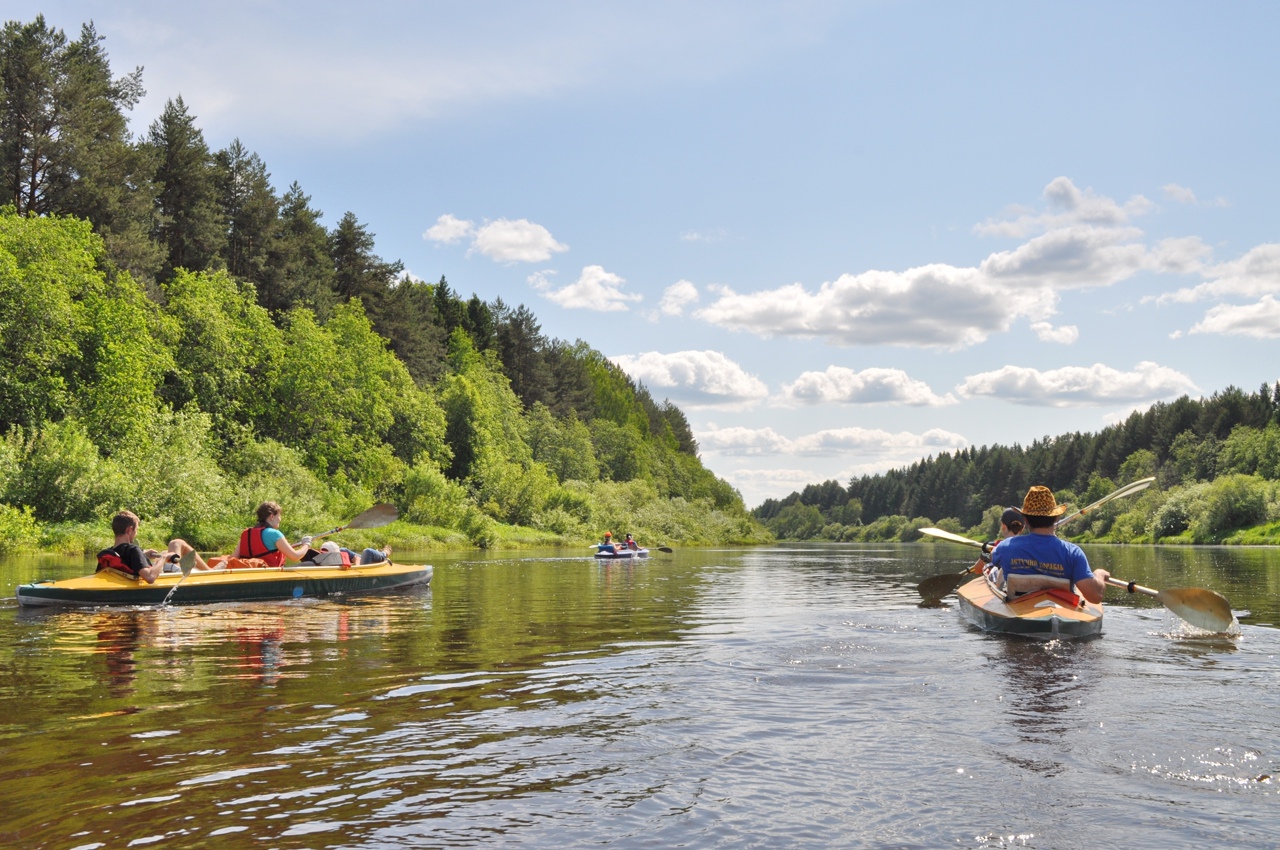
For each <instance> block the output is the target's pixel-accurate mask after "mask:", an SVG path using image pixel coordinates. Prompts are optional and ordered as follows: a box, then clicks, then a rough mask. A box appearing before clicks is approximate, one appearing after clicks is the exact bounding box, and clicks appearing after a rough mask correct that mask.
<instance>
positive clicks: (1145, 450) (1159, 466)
mask: <svg viewBox="0 0 1280 850" xmlns="http://www.w3.org/2000/svg"><path fill="white" fill-rule="evenodd" d="M1148 476H1155V478H1156V484H1155V486H1154V487H1153V488H1151V490H1150V492H1149V493H1147V494H1145V495H1144V496H1142V497H1141V498H1140V499H1135V500H1117V501H1116V502H1113V503H1111V504H1110V505H1109V506H1107V507H1106V509H1104V510H1102V511H1100V512H1099V513H1098V514H1097V515H1094V516H1093V517H1092V518H1091V519H1090V521H1088V522H1081V523H1080V524H1078V525H1073V526H1071V527H1070V528H1069V529H1068V530H1069V531H1070V532H1072V533H1074V534H1076V535H1077V536H1080V537H1084V538H1086V539H1105V540H1113V541H1118V542H1142V541H1151V540H1174V541H1187V542H1220V541H1228V542H1264V541H1271V542H1275V538H1277V537H1280V522H1278V521H1280V493H1278V492H1277V482H1278V481H1280V382H1277V383H1276V384H1275V385H1268V384H1263V385H1262V386H1261V387H1260V388H1259V389H1258V390H1257V391H1256V392H1254V393H1248V392H1245V391H1244V390H1241V389H1239V388H1237V387H1228V388H1226V389H1224V390H1222V391H1221V392H1217V393H1214V394H1213V395H1212V396H1210V397H1208V398H1201V399H1193V398H1190V397H1189V396H1183V397H1181V398H1179V399H1177V400H1176V401H1172V402H1159V403H1157V404H1154V405H1152V406H1151V407H1149V408H1147V409H1146V410H1144V411H1141V412H1134V413H1132V414H1130V415H1129V416H1128V418H1126V419H1125V421H1124V422H1122V423H1119V424H1116V425H1113V426H1110V427H1108V428H1105V429H1103V430H1102V431H1099V432H1097V433H1079V432H1076V433H1070V434H1063V435H1060V436H1057V437H1044V438H1042V439H1039V440H1036V441H1034V442H1033V443H1031V444H1030V445H1028V446H1025V447H1024V446H1021V445H1017V444H1015V445H1013V446H999V445H993V446H982V447H975V448H967V449H962V450H959V451H956V452H944V453H942V454H940V455H938V456H936V457H930V458H927V459H924V460H921V461H918V462H916V463H913V464H911V465H909V466H906V467H902V468H900V469H895V470H890V471H889V472H886V473H883V474H879V475H863V476H860V477H858V478H854V479H852V480H850V481H849V482H848V484H847V486H842V485H841V484H840V483H839V482H837V481H826V482H824V483H821V484H811V485H809V486H808V487H805V488H804V489H803V490H800V491H796V492H793V493H792V494H790V495H789V496H787V497H785V498H783V499H769V500H767V501H765V502H764V503H763V504H761V505H760V506H759V507H757V508H756V509H755V510H754V511H753V514H754V515H755V516H756V518H758V519H760V520H761V521H763V522H764V523H765V524H766V525H767V526H768V527H769V528H770V529H771V530H772V531H773V532H774V533H775V534H777V535H778V536H779V537H783V538H790V539H837V540H840V539H843V540H859V539H872V540H884V539H902V540H914V539H918V534H916V529H918V528H920V527H923V526H926V525H940V526H941V527H944V528H948V530H951V531H956V532H960V531H965V530H968V531H972V533H974V534H975V535H981V536H984V537H986V538H990V537H993V536H994V535H995V533H996V532H997V531H998V530H999V512H1000V510H1001V509H1002V506H1006V505H1013V506H1017V505H1020V504H1021V503H1022V501H1021V500H1022V496H1023V494H1024V493H1025V491H1026V489H1027V487H1029V486H1030V485H1032V484H1043V485H1046V486H1048V487H1050V488H1052V489H1053V490H1054V491H1055V493H1057V494H1058V496H1059V501H1067V502H1072V503H1075V504H1077V506H1079V505H1086V504H1090V503H1092V502H1093V501H1096V500H1097V499H1098V498H1101V497H1102V496H1104V495H1106V494H1107V493H1109V492H1111V491H1112V490H1114V489H1115V487H1116V486H1117V485H1119V484H1124V483H1127V482H1129V481H1134V480H1137V479H1139V478H1145V477H1148Z"/></svg>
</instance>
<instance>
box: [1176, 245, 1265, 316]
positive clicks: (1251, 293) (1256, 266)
mask: <svg viewBox="0 0 1280 850" xmlns="http://www.w3.org/2000/svg"><path fill="white" fill-rule="evenodd" d="M1204 275H1205V276H1206V277H1210V278H1213V279H1212V280H1209V281H1207V282H1205V283H1202V284H1200V285H1198V286H1193V287H1187V288H1185V289H1179V290H1177V291H1176V292H1170V293H1166V294H1164V295H1161V296H1160V297H1159V298H1157V299H1155V300H1156V301H1157V302H1158V303H1162V304H1163V303H1169V302H1180V303H1188V302H1191V301H1200V300H1204V299H1207V298H1225V297H1229V296H1238V297H1245V298H1258V297H1261V296H1263V295H1267V294H1280V243H1277V242H1268V243H1265V244H1263V245H1258V246H1257V247H1255V248H1252V249H1250V250H1249V251H1248V252H1247V253H1245V255H1244V256H1242V257H1241V258H1240V259H1238V260H1231V261H1229V262H1225V263H1219V264H1218V265H1215V266H1209V267H1207V268H1206V269H1205V270H1204Z"/></svg>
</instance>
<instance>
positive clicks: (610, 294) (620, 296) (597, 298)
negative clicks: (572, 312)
mask: <svg viewBox="0 0 1280 850" xmlns="http://www.w3.org/2000/svg"><path fill="white" fill-rule="evenodd" d="M548 274H554V272H536V273H534V274H532V275H530V276H529V283H530V284H531V285H532V286H533V288H534V289H537V290H538V291H539V292H541V293H542V294H543V295H545V296H546V297H547V298H548V299H550V300H551V301H554V302H555V303H557V304H559V305H560V306H561V307H567V308H571V309H581V310H596V311H598V312H601V313H612V312H617V311H620V310H626V309H627V304H628V303H630V302H635V301H640V300H642V299H643V297H644V296H642V295H639V294H634V293H630V292H623V291H622V287H623V286H625V285H626V283H627V282H626V281H625V280H623V279H622V278H621V277H619V276H618V275H616V274H613V273H612V272H607V271H605V270H604V267H603V266H586V267H584V268H583V269H582V274H581V275H580V276H579V277H578V279H577V280H576V281H575V282H573V283H571V284H568V285H567V286H564V287H561V288H560V289H555V288H554V285H553V284H552V283H551V281H550V280H548Z"/></svg>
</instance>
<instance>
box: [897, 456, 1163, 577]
mask: <svg viewBox="0 0 1280 850" xmlns="http://www.w3.org/2000/svg"><path fill="white" fill-rule="evenodd" d="M1155 480H1156V479H1155V478H1154V477H1152V478H1139V479H1138V480H1137V481H1131V482H1129V483H1128V484H1125V485H1124V486H1123V487H1118V488H1116V489H1115V490H1114V491H1112V492H1111V493H1109V494H1107V495H1106V496H1103V497H1102V498H1101V499H1099V500H1098V501H1096V502H1093V503H1091V504H1088V505H1085V506H1084V507H1083V508H1081V509H1080V510H1078V511H1076V512H1075V513H1073V514H1070V515H1069V516H1065V517H1063V518H1062V519H1060V520H1058V521H1057V522H1056V523H1054V528H1057V527H1058V526H1061V525H1062V524H1063V523H1065V522H1067V521H1068V520H1073V519H1075V518H1076V517H1078V516H1084V515H1085V514H1087V513H1091V512H1093V511H1095V510H1097V509H1098V508H1100V507H1102V506H1103V505H1105V504H1106V503H1107V502H1110V501H1112V500H1113V499H1119V498H1121V497H1122V496H1132V495H1133V494H1134V493H1141V492H1142V491H1143V490H1145V489H1147V488H1148V487H1150V486H1151V485H1152V484H1153V483H1154V482H1155ZM920 533H921V534H927V535H929V536H930V537H937V538H938V539H940V540H949V541H950V542H952V543H963V544H964V545H966V546H977V547H979V548H984V547H985V546H986V544H985V543H979V542H978V541H977V540H970V539H969V538H967V537H961V536H960V535H959V534H952V533H951V532H949V531H943V530H942V529H941V528H922V529H920ZM972 574H973V567H970V568H969V569H967V570H965V571H964V572H962V573H958V574H956V573H947V574H945V575H940V576H933V577H931V578H927V579H925V580H924V581H922V582H920V584H919V585H917V586H916V590H918V591H919V592H920V595H921V596H922V597H923V598H925V599H941V598H942V597H944V596H946V595H947V594H948V593H950V592H951V591H953V590H955V589H956V588H957V587H959V586H960V585H961V584H963V583H964V580H965V579H966V578H968V577H969V576H970V575H972Z"/></svg>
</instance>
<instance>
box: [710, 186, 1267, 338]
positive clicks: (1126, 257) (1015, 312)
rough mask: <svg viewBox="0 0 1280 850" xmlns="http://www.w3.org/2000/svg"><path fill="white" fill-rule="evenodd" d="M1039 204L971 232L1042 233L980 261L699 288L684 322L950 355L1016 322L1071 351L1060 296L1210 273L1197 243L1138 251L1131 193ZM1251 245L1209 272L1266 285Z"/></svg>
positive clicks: (1076, 193) (1263, 266)
mask: <svg viewBox="0 0 1280 850" xmlns="http://www.w3.org/2000/svg"><path fill="white" fill-rule="evenodd" d="M1045 198H1046V202H1047V209H1046V210H1045V211H1043V212H1035V211H1018V213H1017V217H1016V218H1015V219H1014V220H1012V221H1004V222H988V223H986V224H984V225H979V227H978V228H976V229H977V230H978V231H979V232H985V233H1000V234H1002V235H1019V236H1023V237H1025V236H1027V235H1028V234H1031V233H1033V232H1036V231H1044V232H1042V233H1039V235H1035V236H1031V237H1030V238H1027V239H1026V241H1024V242H1023V243H1022V244H1020V245H1018V246H1016V247H1014V248H1012V249H1009V250H1005V251H997V252H995V253H992V254H990V255H989V256H987V257H986V259H984V260H982V262H980V263H979V264H978V265H977V266H975V267H964V266H952V265H947V264H942V263H935V264H932V265H926V266H919V267H916V268H911V269H907V270H906V271H902V272H893V271H878V270H873V271H866V272H862V273H859V274H844V275H841V276H840V277H839V278H837V279H836V280H835V281H834V282H829V283H823V284H822V285H821V286H820V287H818V289H817V290H809V289H806V288H805V287H804V286H803V285H802V284H800V283H792V284H789V285H787V286H781V287H777V288H775V289H768V290H761V291H757V292H752V293H738V292H736V291H734V290H733V289H732V288H730V287H727V286H716V287H711V291H712V292H713V293H714V295H715V300H714V301H713V302H712V303H710V304H708V305H707V306H705V307H703V308H702V309H700V310H698V311H696V312H695V313H694V315H695V316H696V317H697V318H699V319H702V320H703V321H706V322H708V323H710V324H713V325H717V326H719V327H722V328H726V329H729V330H735V331H745V332H748V333H753V334H756V335H758V336H762V337H766V338H771V337H798V338H817V339H822V340H825V341H826V342H828V343H830V344H832V345H839V346H872V345H904V346H919V347H926V348H941V349H950V350H956V349H961V348H966V347H969V346H972V345H976V344H978V343H981V342H984V341H985V340H987V339H988V338H990V337H991V336H992V335H993V334H997V333H1003V332H1006V331H1008V330H1009V329H1010V328H1011V327H1012V326H1013V324H1014V323H1015V322H1020V321H1027V322H1028V323H1030V324H1031V325H1032V329H1033V330H1034V332H1035V333H1036V334H1037V335H1038V336H1039V338H1040V339H1041V340H1043V341H1045V342H1051V343H1059V344H1063V343H1070V342H1073V341H1074V340H1075V339H1076V338H1077V336H1078V330H1077V329H1075V328H1074V327H1071V326H1062V327H1058V326H1055V325H1053V324H1052V323H1051V322H1050V321H1049V320H1050V319H1051V318H1052V317H1053V316H1054V315H1055V314H1056V312H1057V309H1058V303H1059V294H1060V293H1061V292H1063V291H1066V290H1071V289H1086V288H1095V287H1104V286H1112V285H1115V284H1117V283H1120V282H1121V281H1125V280H1128V279H1130V278H1132V277H1133V276H1134V275H1136V274H1138V273H1140V272H1155V273H1161V274H1190V273H1197V272H1199V273H1204V272H1205V269H1207V268H1211V267H1210V266H1209V262H1210V259H1211V251H1210V249H1209V247H1208V246H1207V245H1205V244H1204V242H1203V241H1202V240H1200V239H1199V238H1198V237H1194V236H1192V237H1179V238H1171V239H1164V240H1161V241H1159V242H1156V243H1155V244H1154V245H1148V244H1147V243H1146V242H1145V239H1144V234H1143V232H1142V230H1140V229H1139V228H1137V227H1134V226H1132V225H1131V224H1130V223H1129V222H1130V221H1131V220H1132V219H1133V218H1135V217H1137V216H1140V215H1143V214H1145V213H1146V212H1148V211H1149V210H1150V209H1151V208H1152V204H1151V202H1150V201H1148V200H1147V199H1146V198H1145V197H1143V196H1141V195H1136V196H1134V197H1133V198H1131V199H1130V200H1128V201H1126V202H1125V203H1123V204H1121V203H1117V202H1116V201H1114V200H1112V199H1110V198H1106V197H1100V196H1097V195H1095V194H1094V193H1093V192H1092V191H1081V190H1080V189H1078V188H1077V187H1076V186H1075V185H1074V184H1073V183H1072V182H1071V181H1070V180H1068V179H1067V178H1065V177H1060V178H1058V179H1056V180H1054V181H1053V182H1052V183H1050V184H1049V185H1048V186H1047V187H1046V188H1045ZM1263 247H1264V248H1266V247H1275V248H1277V254H1276V256H1275V257H1272V256H1270V254H1269V253H1268V252H1267V251H1265V250H1263V249H1261V248H1260V249H1255V250H1254V251H1252V252H1250V255H1248V256H1247V257H1246V258H1244V259H1243V260H1242V261H1241V263H1240V265H1242V266H1245V265H1247V266H1249V268H1248V269H1246V270H1235V269H1233V268H1228V265H1229V264H1224V266H1222V267H1217V268H1222V269H1223V270H1224V274H1226V273H1227V272H1231V273H1232V275H1231V276H1228V277H1227V278H1224V280H1230V281H1235V280H1236V279H1237V278H1238V277H1240V276H1241V275H1243V276H1246V277H1249V278H1250V279H1251V280H1252V279H1255V278H1257V277H1258V276H1260V275H1262V276H1265V277H1266V279H1267V280H1268V281H1270V283H1269V285H1270V286H1275V280H1276V274H1275V268H1276V267H1277V266H1280V246H1263ZM1237 271H1238V274H1237V273H1236V272H1237ZM1223 285H1228V284H1227V283H1224V284H1223ZM1230 285H1239V284H1238V283H1235V284H1230ZM1166 297H1170V296H1166Z"/></svg>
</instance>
